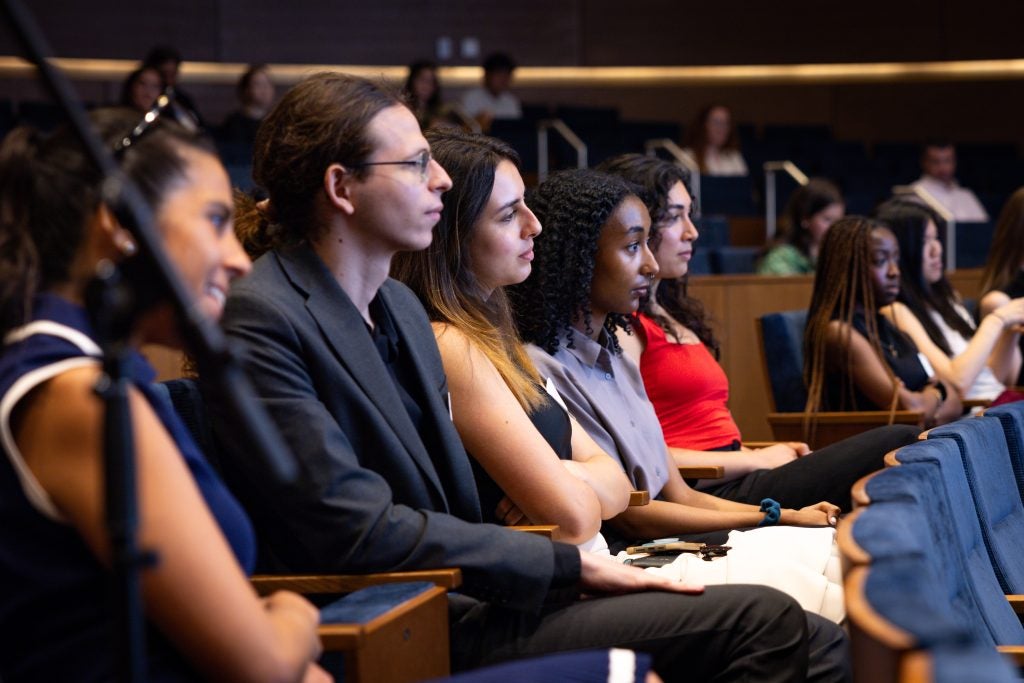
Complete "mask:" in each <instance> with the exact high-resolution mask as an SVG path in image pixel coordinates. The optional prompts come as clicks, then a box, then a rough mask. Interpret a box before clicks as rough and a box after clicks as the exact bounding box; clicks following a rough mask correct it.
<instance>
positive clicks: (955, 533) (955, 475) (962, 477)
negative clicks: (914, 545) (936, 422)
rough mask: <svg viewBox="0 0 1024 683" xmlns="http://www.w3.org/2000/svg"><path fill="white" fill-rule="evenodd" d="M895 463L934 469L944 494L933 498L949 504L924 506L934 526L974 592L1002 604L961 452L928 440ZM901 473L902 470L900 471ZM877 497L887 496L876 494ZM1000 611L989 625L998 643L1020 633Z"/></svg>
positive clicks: (902, 453) (946, 443) (989, 619)
mask: <svg viewBox="0 0 1024 683" xmlns="http://www.w3.org/2000/svg"><path fill="white" fill-rule="evenodd" d="M896 459H897V460H898V461H899V462H900V463H901V465H902V466H914V467H921V466H925V467H932V468H934V470H935V472H936V474H937V477H938V479H939V480H940V481H941V484H942V486H941V490H938V491H937V492H936V493H935V494H934V495H935V496H937V497H938V498H939V499H940V501H941V500H942V499H943V496H944V500H945V501H946V504H945V505H944V506H942V507H936V506H935V505H934V501H930V500H929V501H926V502H925V505H927V506H929V507H931V508H932V509H933V517H934V519H935V524H936V525H937V526H939V527H940V528H941V530H942V531H941V532H940V537H941V538H943V539H944V540H943V542H944V543H948V544H953V545H957V546H958V547H959V554H960V557H961V560H962V562H963V564H964V568H965V571H966V573H967V577H968V579H969V580H970V582H971V583H972V584H973V586H974V589H975V592H976V593H979V594H981V595H987V596H992V597H993V599H994V600H995V601H996V602H997V603H998V602H1003V600H1002V595H1003V593H1004V590H1003V587H1002V586H1001V585H1000V583H999V579H998V578H997V576H996V571H995V569H994V567H993V565H992V558H991V555H990V553H989V550H988V546H987V545H986V544H985V539H984V536H983V535H982V532H981V524H980V522H979V520H978V515H977V514H975V513H974V511H973V510H974V499H973V498H972V497H971V491H970V487H969V486H968V484H967V475H966V473H965V472H964V467H963V462H962V461H961V459H960V448H959V447H958V446H957V444H956V442H955V441H953V440H952V439H929V440H927V441H919V442H917V443H913V444H910V445H909V446H904V447H903V448H901V449H899V450H898V451H896ZM897 469H899V468H897ZM875 494H876V495H882V496H883V497H884V496H885V494H884V493H881V494H880V493H879V492H878V491H875ZM1001 607H1002V605H1000V606H999V609H996V610H995V611H993V612H991V613H988V614H987V616H986V621H987V622H988V625H989V628H990V630H991V631H992V634H993V638H995V639H996V640H997V641H999V640H1006V639H1008V638H1014V637H1015V635H1016V634H1017V633H1018V628H1019V621H1018V619H1017V617H1016V615H1013V614H1011V613H1010V612H1008V611H1006V610H1004V609H1001Z"/></svg>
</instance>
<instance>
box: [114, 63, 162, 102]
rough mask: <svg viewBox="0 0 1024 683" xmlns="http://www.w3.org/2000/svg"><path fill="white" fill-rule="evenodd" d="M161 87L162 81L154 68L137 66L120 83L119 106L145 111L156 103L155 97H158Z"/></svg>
mask: <svg viewBox="0 0 1024 683" xmlns="http://www.w3.org/2000/svg"><path fill="white" fill-rule="evenodd" d="M163 89H164V87H163V81H162V80H161V79H160V74H159V72H157V70H156V69H153V68H151V67H148V66H143V67H139V68H138V69H136V70H135V71H133V72H131V73H130V74H128V77H127V78H125V79H124V82H123V83H122V84H121V106H124V107H130V108H132V109H135V110H137V111H140V112H147V111H149V110H150V109H152V108H153V106H154V105H155V104H156V98H158V97H160V93H161V92H163Z"/></svg>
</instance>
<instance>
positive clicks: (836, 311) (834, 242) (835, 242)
mask: <svg viewBox="0 0 1024 683" xmlns="http://www.w3.org/2000/svg"><path fill="white" fill-rule="evenodd" d="M899 258H900V253H899V244H898V243H897V241H896V236H895V235H894V234H893V233H892V231H891V230H889V229H888V228H887V227H885V226H884V225H882V224H881V223H878V222H875V221H873V220H870V219H868V218H863V217H859V216H849V217H846V218H843V219H842V220H840V221H838V222H836V223H835V225H833V226H832V228H831V229H830V230H829V232H828V234H827V235H826V236H825V241H824V243H823V244H822V248H821V255H820V257H819V259H818V269H817V273H816V275H815V278H814V292H813V294H812V297H811V306H810V309H809V310H808V314H807V327H806V328H805V330H804V381H805V382H806V384H807V410H808V412H811V413H813V412H817V411H823V410H896V409H902V410H914V411H920V412H921V413H922V414H923V416H924V417H923V420H922V422H923V426H933V425H936V424H945V423H946V422H951V421H953V420H955V419H957V418H958V417H959V416H960V414H961V409H962V406H961V403H960V399H959V398H958V397H957V396H956V395H955V394H950V392H947V391H946V388H945V386H944V385H943V384H942V383H941V382H937V381H935V380H934V379H933V378H932V376H931V375H932V372H931V368H930V367H929V366H926V365H925V362H926V361H925V362H922V356H921V355H920V354H919V353H918V351H917V347H916V346H914V343H913V342H912V341H911V340H910V338H909V337H907V336H906V335H905V334H903V333H902V332H900V331H899V330H897V329H896V328H895V327H893V325H892V324H891V323H890V322H889V321H888V320H887V319H886V318H885V317H884V316H882V315H881V314H880V313H879V308H881V307H882V306H887V305H889V304H891V303H892V302H893V301H895V300H896V297H897V296H898V295H899V291H900V268H899Z"/></svg>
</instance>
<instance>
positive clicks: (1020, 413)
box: [985, 401, 1024, 504]
mask: <svg viewBox="0 0 1024 683" xmlns="http://www.w3.org/2000/svg"><path fill="white" fill-rule="evenodd" d="M985 417H991V418H995V419H997V420H999V423H1000V424H1001V425H1002V426H1003V436H1004V437H1006V448H1007V452H1008V453H1009V456H1010V467H1011V468H1013V477H1014V479H1015V480H1016V482H1017V490H1018V492H1019V493H1020V500H1021V503H1022V504H1024V401H1017V402H1016V403H1004V404H1003V405H1001V406H996V407H995V408H989V409H988V410H986V411H985Z"/></svg>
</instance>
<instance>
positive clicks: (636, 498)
mask: <svg viewBox="0 0 1024 683" xmlns="http://www.w3.org/2000/svg"><path fill="white" fill-rule="evenodd" d="M650 502H651V493H650V491H645V490H643V489H641V490H639V491H630V492H629V507H631V508H633V507H640V506H641V505H649V504H650Z"/></svg>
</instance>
